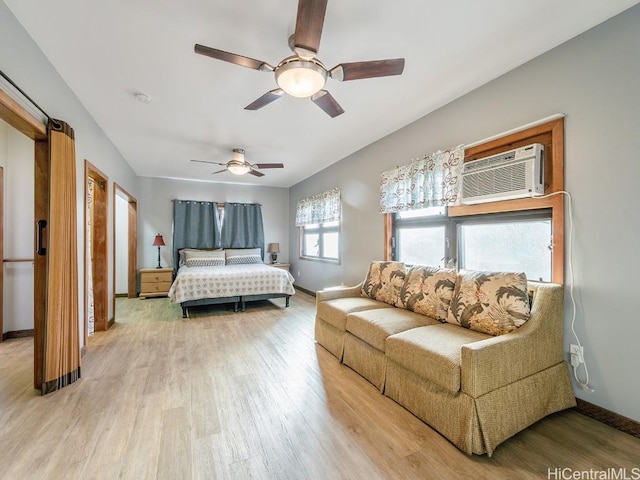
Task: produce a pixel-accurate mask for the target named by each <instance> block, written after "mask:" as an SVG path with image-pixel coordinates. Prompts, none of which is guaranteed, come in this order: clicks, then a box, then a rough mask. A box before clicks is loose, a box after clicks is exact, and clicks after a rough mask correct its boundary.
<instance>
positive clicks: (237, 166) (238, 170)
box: [191, 148, 284, 177]
mask: <svg viewBox="0 0 640 480" xmlns="http://www.w3.org/2000/svg"><path fill="white" fill-rule="evenodd" d="M232 151H233V155H232V157H231V160H229V161H228V162H227V163H220V162H210V161H208V160H191V161H192V162H198V163H212V164H214V165H223V166H224V167H225V168H223V169H222V170H218V171H217V172H213V173H212V175H215V174H216V173H222V172H226V171H227V170H228V171H230V172H231V173H233V174H234V175H245V174H247V173H248V174H250V175H253V176H255V177H264V173H262V172H259V171H258V170H256V169H257V168H260V169H263V168H284V165H283V164H281V163H249V162H247V161H246V160H245V159H244V150H243V149H242V148H234V149H233V150H232Z"/></svg>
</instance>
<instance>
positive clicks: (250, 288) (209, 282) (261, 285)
mask: <svg viewBox="0 0 640 480" xmlns="http://www.w3.org/2000/svg"><path fill="white" fill-rule="evenodd" d="M293 282H294V279H293V276H292V275H291V274H290V273H289V272H287V271H286V270H283V269H281V268H274V267H270V266H268V265H265V264H250V265H224V266H220V267H187V266H183V267H180V269H179V270H178V275H177V276H176V279H175V281H174V282H173V285H171V289H170V290H169V298H170V299H171V302H172V303H182V302H187V301H189V300H200V299H202V298H220V297H235V296H246V295H263V294H270V293H284V294H287V295H293V294H294V293H295V290H294V288H293Z"/></svg>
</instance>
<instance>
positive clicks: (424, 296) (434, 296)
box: [396, 266, 457, 322]
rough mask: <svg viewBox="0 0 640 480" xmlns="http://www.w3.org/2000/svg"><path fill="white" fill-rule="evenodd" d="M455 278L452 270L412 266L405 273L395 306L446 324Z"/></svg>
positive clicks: (455, 275)
mask: <svg viewBox="0 0 640 480" xmlns="http://www.w3.org/2000/svg"><path fill="white" fill-rule="evenodd" d="M456 277H457V274H456V271H455V270H452V269H448V268H435V267H425V266H413V267H411V268H410V269H409V270H408V271H407V272H406V273H405V277H404V284H403V285H402V289H401V290H400V295H399V297H398V304H397V305H396V306H398V307H401V308H406V309H407V310H411V311H413V312H417V313H422V314H423V315H427V316H429V317H433V318H436V319H438V320H440V321H442V322H446V320H447V311H448V310H449V304H450V303H451V297H453V289H454V287H455V285H456Z"/></svg>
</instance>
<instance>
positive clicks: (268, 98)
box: [244, 88, 284, 110]
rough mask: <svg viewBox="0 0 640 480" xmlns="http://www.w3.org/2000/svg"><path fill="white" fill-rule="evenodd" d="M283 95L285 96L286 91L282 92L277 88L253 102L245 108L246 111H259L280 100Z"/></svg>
mask: <svg viewBox="0 0 640 480" xmlns="http://www.w3.org/2000/svg"><path fill="white" fill-rule="evenodd" d="M283 95H284V90H282V89H281V88H276V89H275V90H271V91H270V92H267V93H265V94H264V95H262V96H261V97H260V98H258V99H257V100H255V101H253V102H252V103H250V104H249V105H247V106H246V107H244V109H245V110H259V109H261V108H262V107H264V106H265V105H269V104H270V103H271V102H273V101H274V100H277V99H279V98H280V97H282V96H283Z"/></svg>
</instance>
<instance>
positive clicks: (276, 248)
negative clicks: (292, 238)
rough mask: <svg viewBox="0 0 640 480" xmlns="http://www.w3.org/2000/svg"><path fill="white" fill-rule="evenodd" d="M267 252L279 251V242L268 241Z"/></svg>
mask: <svg viewBox="0 0 640 480" xmlns="http://www.w3.org/2000/svg"><path fill="white" fill-rule="evenodd" d="M267 251H268V252H269V253H280V244H279V243H270V244H269V248H268V249H267Z"/></svg>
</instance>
